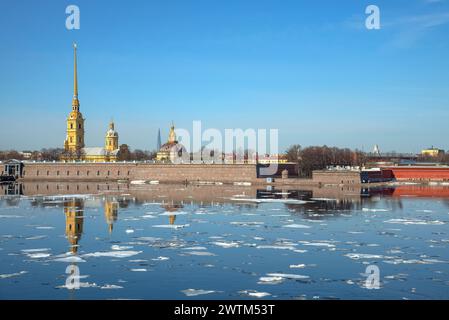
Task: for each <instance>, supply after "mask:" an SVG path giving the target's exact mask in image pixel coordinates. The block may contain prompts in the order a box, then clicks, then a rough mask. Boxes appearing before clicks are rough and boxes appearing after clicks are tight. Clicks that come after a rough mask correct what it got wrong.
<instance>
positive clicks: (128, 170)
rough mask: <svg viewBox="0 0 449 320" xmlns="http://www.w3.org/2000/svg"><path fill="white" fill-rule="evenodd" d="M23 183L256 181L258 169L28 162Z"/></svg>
mask: <svg viewBox="0 0 449 320" xmlns="http://www.w3.org/2000/svg"><path fill="white" fill-rule="evenodd" d="M22 179H23V180H42V181H45V180H47V181H64V180H70V181H73V180H79V181H85V180H89V181H96V180H99V181H104V180H120V179H129V180H159V181H161V182H186V181H187V182H202V181H213V182H223V183H232V182H257V174H256V166H255V165H249V164H246V165H245V164H242V165H239V164H232V165H226V164H225V165H197V164H188V165H182V164H179V165H170V164H142V163H139V164H135V163H25V166H24V171H23V176H22Z"/></svg>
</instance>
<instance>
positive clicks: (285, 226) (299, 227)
mask: <svg viewBox="0 0 449 320" xmlns="http://www.w3.org/2000/svg"><path fill="white" fill-rule="evenodd" d="M283 227H284V228H293V229H310V228H311V227H310V226H306V225H304V224H296V223H293V224H286V225H284V226H283Z"/></svg>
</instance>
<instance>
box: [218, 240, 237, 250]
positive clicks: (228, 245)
mask: <svg viewBox="0 0 449 320" xmlns="http://www.w3.org/2000/svg"><path fill="white" fill-rule="evenodd" d="M212 244H213V245H216V246H219V247H222V248H237V247H239V243H238V242H232V241H231V242H225V241H215V242H212Z"/></svg>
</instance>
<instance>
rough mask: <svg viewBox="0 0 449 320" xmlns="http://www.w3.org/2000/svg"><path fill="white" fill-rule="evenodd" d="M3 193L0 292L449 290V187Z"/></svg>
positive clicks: (252, 295)
mask: <svg viewBox="0 0 449 320" xmlns="http://www.w3.org/2000/svg"><path fill="white" fill-rule="evenodd" d="M0 195H1V196H0V299H260V298H264V299H448V298H449V250H448V249H449V229H448V223H449V187H448V186H420V185H411V184H408V185H391V186H388V187H383V188H370V189H366V188H364V189H360V188H356V187H347V188H346V187H345V188H337V187H335V188H312V187H308V188H304V189H300V190H298V187H292V188H288V187H282V188H279V189H276V188H273V187H260V188H257V187H250V186H246V187H243V186H242V187H240V186H183V185H128V184H115V183H55V182H52V183H50V182H49V183H45V182H39V183H37V182H36V183H24V184H15V185H2V186H0Z"/></svg>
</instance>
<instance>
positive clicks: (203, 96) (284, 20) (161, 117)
mask: <svg viewBox="0 0 449 320" xmlns="http://www.w3.org/2000/svg"><path fill="white" fill-rule="evenodd" d="M69 4H76V5H78V6H79V8H80V10H81V29H80V30H72V31H69V30H67V29H66V28H65V20H66V17H67V15H66V14H65V8H66V6H67V5H69ZM369 4H376V5H378V6H379V7H380V10H381V29H380V30H367V29H366V28H365V18H366V16H367V15H366V14H365V8H366V6H367V5H369ZM448 34H449V0H440V1H438V0H382V1H380V0H371V1H362V0H339V1H334V0H328V1H323V0H318V1H317V0H313V1H312V0H309V1H300V0H282V1H278V0H271V1H267V0H254V1H253V0H215V1H211V0H191V1H188V0H178V1H173V0H168V1H167V0H164V1H162V0H160V1H151V0H150V1H100V0H88V1H87V0H72V1H54V0H41V1H31V0H28V1H23V0H14V1H6V0H0V111H1V115H0V117H1V123H0V149H3V150H4V149H12V148H13V149H18V150H22V149H40V148H43V147H57V146H59V147H62V146H63V141H64V138H65V119H66V117H67V115H68V113H69V111H70V109H71V98H72V87H73V85H72V79H73V75H72V54H73V53H72V47H71V44H72V42H74V41H76V42H77V43H78V46H79V47H78V48H79V50H78V54H79V57H78V58H79V59H78V67H79V98H80V103H81V111H82V112H83V115H84V116H85V118H86V145H87V146H100V145H102V144H103V136H104V133H105V131H106V128H107V124H108V121H109V119H110V118H111V117H113V118H114V120H115V122H116V129H117V130H118V131H119V134H120V143H127V144H129V145H130V146H131V147H132V148H141V149H154V148H155V146H156V138H157V130H158V128H161V130H162V138H163V140H165V139H166V137H167V133H168V132H167V131H168V126H169V124H170V123H171V121H172V120H173V121H174V122H175V124H176V126H177V127H183V128H187V129H189V128H191V125H192V121H193V120H201V121H202V122H203V127H207V128H219V129H224V128H243V129H245V128H278V129H279V132H280V147H281V149H285V148H286V147H287V146H288V145H290V144H293V143H299V144H301V145H303V146H307V145H323V144H327V145H335V146H347V147H351V148H362V147H363V148H364V150H371V149H372V147H373V145H374V144H379V146H380V148H381V150H382V151H389V150H396V151H405V152H416V151H419V150H420V149H421V148H423V147H428V146H430V145H435V146H438V147H440V148H444V149H446V150H447V149H449V140H448V138H447V137H449V40H448V39H449V38H448Z"/></svg>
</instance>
